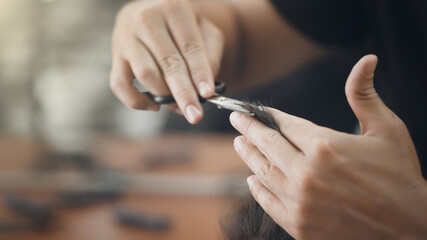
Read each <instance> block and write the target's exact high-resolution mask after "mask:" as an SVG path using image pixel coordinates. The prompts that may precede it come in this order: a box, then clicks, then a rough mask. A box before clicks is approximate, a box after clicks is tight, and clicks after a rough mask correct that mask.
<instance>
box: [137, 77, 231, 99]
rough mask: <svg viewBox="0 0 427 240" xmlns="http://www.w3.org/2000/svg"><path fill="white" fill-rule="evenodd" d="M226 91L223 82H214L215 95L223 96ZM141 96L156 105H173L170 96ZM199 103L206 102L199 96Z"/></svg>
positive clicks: (148, 94) (149, 94) (146, 93)
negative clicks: (146, 97)
mask: <svg viewBox="0 0 427 240" xmlns="http://www.w3.org/2000/svg"><path fill="white" fill-rule="evenodd" d="M225 90H226V86H225V83H224V82H219V81H215V93H216V94H223V93H224V92H225ZM143 94H145V95H147V96H148V97H149V98H150V99H151V101H153V102H155V103H157V104H160V105H161V104H170V103H175V99H174V98H173V96H172V95H167V96H156V95H153V94H151V93H150V92H143ZM199 99H200V102H202V103H203V102H206V99H204V98H202V97H200V96H199Z"/></svg>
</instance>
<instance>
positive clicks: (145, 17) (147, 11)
mask: <svg viewBox="0 0 427 240" xmlns="http://www.w3.org/2000/svg"><path fill="white" fill-rule="evenodd" d="M151 15H152V9H151V8H143V9H140V10H138V11H136V13H135V14H134V15H133V16H132V22H133V23H134V25H136V26H141V25H142V26H145V25H147V24H148V23H149V22H150V18H151Z"/></svg>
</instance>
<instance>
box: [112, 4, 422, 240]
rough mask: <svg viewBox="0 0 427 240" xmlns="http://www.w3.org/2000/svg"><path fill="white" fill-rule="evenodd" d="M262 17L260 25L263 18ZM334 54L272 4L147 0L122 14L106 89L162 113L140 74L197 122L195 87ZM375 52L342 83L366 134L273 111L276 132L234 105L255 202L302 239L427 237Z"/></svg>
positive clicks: (243, 81)
mask: <svg viewBox="0 0 427 240" xmlns="http://www.w3.org/2000/svg"><path fill="white" fill-rule="evenodd" d="M260 19H262V21H260ZM326 51H327V50H326V49H324V48H322V47H320V46H318V45H317V44H315V43H313V42H311V41H310V40H308V39H306V38H305V37H303V36H302V35H301V34H300V33H299V32H298V31H296V30H295V29H293V28H292V27H291V26H290V25H289V24H288V23H287V22H286V21H285V20H283V18H282V17H281V16H280V15H279V14H278V13H277V12H276V11H275V9H274V8H273V7H272V6H271V4H270V3H269V1H268V0H222V1H221V0H214V1H208V0H206V1H203V0H199V1H189V0H140V1H132V2H130V3H128V4H127V5H126V6H124V7H123V8H122V10H121V11H120V13H119V14H118V16H117V20H116V25H115V29H114V32H113V45H112V53H113V59H112V63H113V65H112V70H111V80H110V85H111V88H112V91H113V92H114V94H115V95H116V96H117V97H118V98H119V99H120V100H121V101H122V102H123V103H124V104H125V105H126V106H128V107H130V108H134V109H140V110H152V111H157V110H159V108H160V107H159V106H158V105H157V104H155V103H153V102H151V101H150V100H149V99H148V98H147V97H146V96H145V95H143V94H140V93H139V92H138V91H137V90H136V89H135V88H134V87H133V86H132V81H133V79H134V78H135V79H137V80H138V81H139V82H140V83H141V84H142V85H143V86H144V87H145V88H146V89H147V90H149V91H150V92H152V93H153V94H156V95H169V94H172V95H173V96H174V98H175V99H176V101H177V104H173V105H169V106H167V107H168V108H169V109H171V110H173V111H175V112H177V113H180V114H183V115H184V116H185V118H186V119H187V120H188V121H189V122H190V123H192V124H196V123H198V122H199V121H200V120H201V119H202V117H203V110H202V108H201V104H200V102H199V101H198V97H197V95H201V96H203V97H209V96H211V95H212V94H213V91H214V89H213V84H214V80H215V79H217V80H221V81H225V82H226V83H227V85H228V86H229V87H233V86H234V87H239V88H243V87H250V86H254V85H257V84H264V83H265V82H266V81H270V80H274V79H275V78H278V77H280V76H283V75H284V74H286V73H288V72H290V71H292V70H293V69H296V68H298V67H300V66H302V65H304V64H305V63H307V62H309V61H311V60H313V59H315V58H318V57H319V56H322V55H323V54H324V53H325V52H326ZM376 61H377V59H376V57H374V56H367V57H366V58H363V59H362V60H361V61H360V62H359V63H358V64H357V65H356V66H355V67H354V69H353V72H352V73H351V75H350V77H349V79H348V81H347V86H346V94H347V98H348V101H349V103H350V105H351V107H352V109H353V111H354V112H355V114H356V116H357V117H358V119H359V121H360V123H361V126H362V135H360V136H356V135H350V134H345V133H339V132H336V131H333V130H331V129H326V128H323V127H319V126H316V125H315V124H313V123H310V122H308V121H306V120H304V119H300V118H297V117H294V116H291V115H288V114H286V113H282V112H279V111H277V110H274V109H271V111H272V112H273V114H274V117H275V118H276V120H277V122H278V124H279V125H280V127H281V129H282V133H283V135H284V136H286V138H284V137H282V136H281V135H280V134H279V133H277V132H274V131H273V130H271V129H269V128H267V127H265V126H264V125H262V124H260V123H259V122H257V121H256V120H254V119H253V118H250V117H248V116H244V115H239V114H237V113H233V114H232V116H231V122H232V124H233V126H234V127H235V128H236V129H237V130H239V131H240V132H241V133H242V134H243V135H244V136H242V137H238V138H237V139H236V141H235V147H236V151H237V152H238V153H239V154H240V156H241V157H242V159H243V160H244V161H245V162H246V163H247V165H248V166H249V167H250V168H251V169H252V170H253V172H254V173H255V175H254V176H251V177H250V178H248V183H249V185H250V189H251V192H252V194H253V195H254V197H255V199H256V200H257V201H258V202H259V203H260V205H261V206H262V207H263V208H264V210H265V211H266V212H267V213H268V214H270V216H272V218H273V219H274V220H275V221H276V222H277V223H278V224H279V225H280V226H282V227H283V228H284V229H285V230H287V231H288V232H289V233H290V234H291V235H292V236H294V237H295V238H297V239H378V238H389V237H396V238H398V237H400V238H405V239H411V238H412V239H420V238H421V237H423V236H426V235H427V229H426V226H425V224H424V223H426V222H427V214H425V213H426V212H427V206H426V205H427V200H426V199H427V190H426V189H427V184H426V182H425V180H424V179H423V178H422V176H421V173H420V168H419V165H418V158H417V155H416V152H415V150H414V146H413V143H412V141H411V138H410V136H409V134H408V131H407V130H406V127H405V125H404V123H403V122H402V121H401V120H400V119H399V118H398V117H396V116H395V115H394V114H393V113H392V112H391V111H390V110H389V109H388V108H387V107H386V106H385V105H384V104H383V103H382V102H381V100H380V99H379V97H378V95H376V93H375V91H374V88H373V83H372V79H373V72H374V69H375V65H376Z"/></svg>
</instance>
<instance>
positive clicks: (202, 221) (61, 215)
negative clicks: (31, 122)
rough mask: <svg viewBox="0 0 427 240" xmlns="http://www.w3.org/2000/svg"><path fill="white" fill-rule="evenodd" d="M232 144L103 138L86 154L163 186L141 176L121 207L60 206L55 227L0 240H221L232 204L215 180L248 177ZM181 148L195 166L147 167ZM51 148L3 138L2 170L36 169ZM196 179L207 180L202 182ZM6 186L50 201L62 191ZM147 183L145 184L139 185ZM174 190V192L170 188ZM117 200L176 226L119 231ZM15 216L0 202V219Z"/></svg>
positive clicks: (183, 138) (227, 138)
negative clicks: (152, 159)
mask: <svg viewBox="0 0 427 240" xmlns="http://www.w3.org/2000/svg"><path fill="white" fill-rule="evenodd" d="M232 141H233V136H231V135H168V136H163V137H159V138H156V139H149V140H141V141H132V140H128V139H120V138H117V137H100V138H99V139H97V140H96V141H94V142H93V144H92V145H91V146H90V147H89V148H88V150H87V151H88V152H89V153H90V154H91V155H92V156H94V157H95V158H96V159H97V160H98V161H99V162H101V163H102V164H103V165H105V166H107V167H108V168H110V169H114V170H115V171H118V172H119V173H120V174H122V175H130V176H136V177H138V176H143V177H147V176H148V180H149V179H151V178H150V177H152V178H153V179H155V180H156V179H157V178H160V180H159V181H158V183H156V184H159V185H158V186H159V187H158V188H156V185H155V186H154V188H153V186H151V187H150V185H149V184H150V183H147V182H146V181H147V179H144V178H143V179H142V180H141V181H145V182H142V184H140V182H137V184H134V186H133V188H132V187H130V188H129V190H128V191H127V192H126V193H125V194H124V196H122V197H121V198H119V199H118V200H117V201H116V202H113V203H112V202H106V203H102V204H96V205H92V206H86V207H82V208H77V209H62V210H60V211H58V213H57V217H56V218H55V224H54V227H51V228H50V229H49V230H48V231H45V232H40V233H14V234H9V235H0V239H14V240H19V239H44V240H49V239H55V240H56V239H61V240H62V239H117V240H119V239H174V240H179V239H203V240H209V239H221V232H220V229H219V224H218V223H219V222H218V221H219V218H220V217H221V216H223V215H224V214H226V212H227V210H226V209H227V201H224V200H229V199H230V196H226V195H224V193H226V192H227V191H220V190H221V188H219V187H218V186H217V185H215V184H214V183H216V182H215V181H216V180H221V179H227V177H230V176H241V175H244V174H246V173H247V171H248V170H247V168H246V167H245V166H244V164H243V163H242V161H241V160H240V159H239V157H238V156H237V154H236V153H235V152H234V150H233V147H232V146H233V144H232ZM171 149H172V150H171ZM174 149H175V150H174ZM177 149H186V150H185V151H187V154H188V153H189V156H191V161H188V162H184V163H176V164H170V165H165V166H160V167H159V166H158V167H155V168H150V167H147V165H146V164H145V165H144V161H145V160H144V158H145V156H147V155H150V154H153V153H154V154H155V153H156V152H165V151H166V152H167V151H172V153H173V151H177ZM48 151H51V150H50V148H49V146H46V145H43V144H40V143H37V141H34V140H23V139H11V138H0V169H1V170H2V171H3V172H4V173H6V175H7V173H16V172H18V173H20V174H22V172H25V171H26V170H28V169H29V168H31V167H32V166H33V165H34V163H33V162H32V161H33V160H34V158H35V156H38V155H40V154H43V153H45V152H48ZM53 174H54V175H55V174H56V175H55V177H57V175H58V173H53ZM20 179H21V178H20ZM175 179H178V180H177V181H174V180H175ZM182 179H184V180H185V181H181V180H182ZM192 179H195V182H192ZM197 179H202V180H201V181H200V182H197ZM203 179H205V180H206V179H213V180H215V181H213V182H212V181H211V182H209V181H205V182H206V183H207V184H206V185H203V184H204V180H203ZM21 180H22V179H21ZM2 181H3V182H1V190H2V191H3V192H5V191H8V192H9V191H11V190H14V189H13V188H16V189H15V191H18V192H19V193H23V194H26V195H30V196H32V197H34V198H46V196H50V195H52V194H55V191H56V190H58V189H57V188H58V186H61V184H59V185H56V187H54V188H49V186H46V184H45V185H43V186H40V185H37V183H36V182H37V181H34V184H29V185H28V184H27V183H25V181H24V182H22V183H21V182H20V180H16V181H14V182H13V183H12V182H10V183H5V180H4V179H3V180H2ZM168 181H169V182H168ZM186 181H187V182H188V181H190V185H189V186H190V188H194V189H190V190H191V191H190V190H189V191H187V190H186V188H185V186H181V185H180V183H183V184H184V183H186ZM242 181H244V180H242ZM153 182H156V181H153ZM217 182H218V181H217ZM169 183H171V184H169ZM25 184H27V185H25ZM144 184H147V186H146V187H139V186H138V185H144ZM173 184H175V185H173ZM47 185H49V184H47ZM169 185H172V186H177V187H176V188H173V189H170V186H169ZM54 186H55V184H54ZM168 186H169V188H168ZM204 186H206V188H204ZM12 187H13V188H12ZM156 189H157V190H156ZM158 189H160V190H158ZM174 189H175V190H176V189H177V190H176V191H173V190H174ZM170 190H172V191H170ZM117 203H119V204H121V205H124V206H126V207H130V208H132V209H135V210H138V211H141V212H144V213H150V214H156V215H163V216H167V217H168V218H169V219H170V220H171V228H170V229H169V230H167V231H164V232H150V231H147V230H141V229H135V228H131V227H126V226H121V225H119V224H117V222H116V221H115V219H114V218H113V213H112V211H113V210H112V209H113V205H114V204H117ZM13 216H14V214H13V213H11V212H10V210H8V209H6V208H5V207H4V204H1V206H0V217H1V218H3V219H4V218H11V217H13Z"/></svg>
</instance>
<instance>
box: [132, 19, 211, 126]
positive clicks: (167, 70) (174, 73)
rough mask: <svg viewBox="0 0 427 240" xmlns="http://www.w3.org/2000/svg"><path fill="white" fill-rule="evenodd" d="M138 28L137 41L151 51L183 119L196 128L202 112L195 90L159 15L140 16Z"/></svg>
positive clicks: (182, 60)
mask: <svg viewBox="0 0 427 240" xmlns="http://www.w3.org/2000/svg"><path fill="white" fill-rule="evenodd" d="M141 17H142V18H143V21H141V22H140V24H138V25H137V28H138V29H137V30H136V31H137V32H138V33H139V34H140V39H141V40H142V41H143V42H144V44H145V45H146V46H147V47H148V48H149V49H150V51H151V53H152V55H153V56H154V58H155V60H156V62H157V65H158V66H159V69H160V70H161V71H162V73H163V77H164V79H165V80H166V83H167V85H168V87H169V89H170V91H171V92H172V95H173V97H174V98H175V100H176V102H177V104H178V106H179V108H180V109H181V112H183V113H184V114H185V117H186V119H187V120H188V121H189V122H190V123H192V124H195V123H197V122H199V121H200V120H201V119H202V115H203V110H202V107H201V105H200V102H199V98H198V94H197V93H196V90H195V89H194V86H193V83H192V81H191V78H190V75H189V74H188V70H187V66H186V64H185V61H184V59H183V58H182V56H181V54H180V52H179V51H178V49H177V48H176V46H175V44H174V42H173V41H172V39H171V36H170V35H169V32H168V29H167V27H166V23H165V21H164V19H163V18H162V16H161V15H159V14H156V13H152V12H148V13H145V14H143V15H141Z"/></svg>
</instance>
